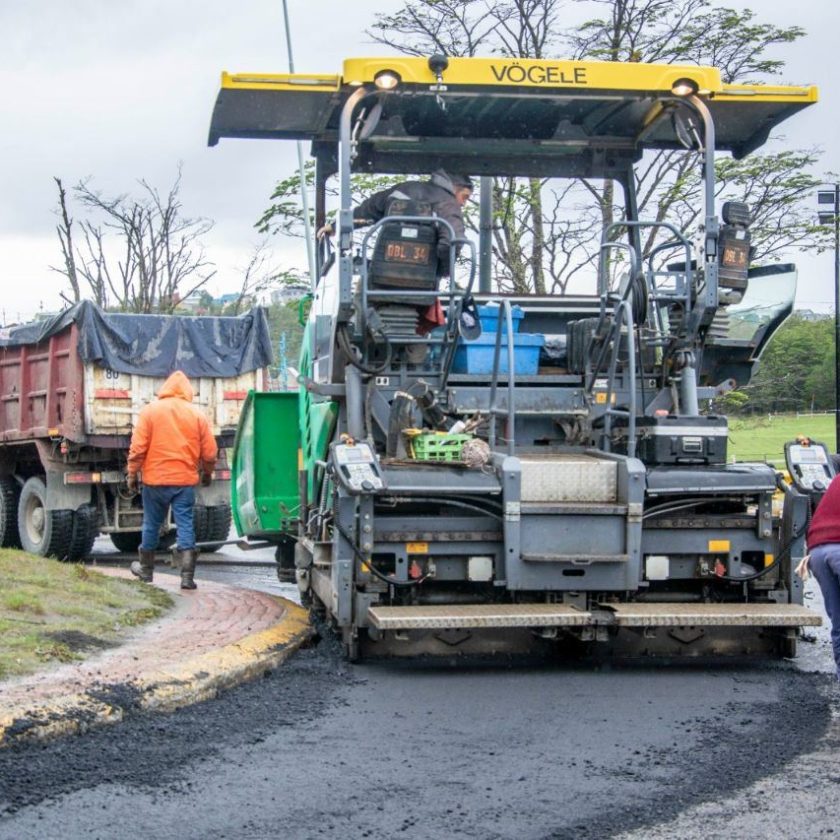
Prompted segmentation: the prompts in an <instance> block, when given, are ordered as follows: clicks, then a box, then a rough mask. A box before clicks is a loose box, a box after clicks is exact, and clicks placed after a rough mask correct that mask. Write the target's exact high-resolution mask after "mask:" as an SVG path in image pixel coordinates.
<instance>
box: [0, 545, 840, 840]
mask: <svg viewBox="0 0 840 840" xmlns="http://www.w3.org/2000/svg"><path fill="white" fill-rule="evenodd" d="M230 551H231V550H230V549H225V553H226V554H227V553H228V552H230ZM232 551H236V549H232ZM254 554H256V552H253V553H249V555H248V558H247V560H243V561H239V562H237V560H233V559H232V560H231V562H230V564H228V565H221V564H219V563H215V564H214V563H213V562H212V561H211V562H210V563H208V564H205V565H203V566H202V567H201V569H200V573H199V579H200V578H201V576H205V578H206V579H211V576H212V579H218V578H216V577H215V576H216V575H222V576H225V582H235V583H239V584H242V585H249V586H253V587H255V588H261V589H266V591H275V592H277V593H278V594H279V593H281V592H282V594H285V595H288V593H289V590H291V591H293V588H292V587H288V585H281V584H279V583H278V582H277V580H276V577H274V578H273V580H272V576H273V575H274V570H273V569H272V568H270V567H267V566H261V565H256V566H255V565H247V562H248V560H250V561H251V562H252V563H253V562H254V561H256V562H260V561H262V560H263V558H260V557H257V558H254V557H253V555H254ZM216 556H217V557H218V558H219V560H222V559H223V558H224V555H222V556H221V557H219V556H218V555H216ZM269 559H273V553H272V552H270V550H269ZM811 598H812V603H813V604H814V605H816V604H817V600H816V596H815V595H813V594H812V595H811ZM800 649H801V651H802V655H801V657H800V658H799V660H798V661H797V662H796V663H795V664H793V663H789V662H783V663H763V664H760V665H755V666H752V667H744V666H743V665H732V664H727V663H720V664H716V665H715V666H713V667H704V666H699V665H697V666H692V667H686V666H681V667H674V666H667V665H656V666H652V665H649V664H648V665H644V666H634V667H631V666H613V667H611V668H596V667H594V666H587V665H581V664H578V665H570V664H563V663H545V662H544V663H537V664H535V663H527V664H526V663H519V664H514V665H510V664H509V663H508V664H506V665H503V664H499V663H496V664H492V665H487V664H482V665H478V664H476V665H474V666H473V667H465V666H463V665H461V666H459V667H455V668H450V667H443V666H441V665H440V664H430V663H426V662H403V663H394V662H390V663H376V664H361V665H355V666H349V665H346V664H345V663H344V662H343V661H342V659H341V656H340V651H339V649H338V646H337V645H336V644H335V642H334V641H333V640H332V638H331V637H329V636H325V637H324V639H323V640H322V641H321V643H320V644H319V645H317V646H316V647H314V648H311V649H308V650H304V651H300V652H299V653H298V654H297V655H296V656H295V657H294V658H293V659H292V660H290V661H289V662H288V663H286V665H285V666H284V667H282V668H280V669H278V670H277V671H276V672H274V673H272V674H270V675H268V676H266V678H265V679H262V680H260V681H258V682H256V683H253V684H251V685H247V686H242V687H240V688H238V689H234V690H232V691H230V692H228V693H226V694H225V695H223V696H222V697H220V698H218V699H216V700H213V701H209V702H207V703H203V704H199V705H197V706H194V707H192V708H190V709H183V710H180V711H178V712H175V713H173V714H170V715H151V714H149V715H138V716H137V717H135V718H132V719H130V720H128V721H126V722H125V723H123V724H121V725H119V726H117V727H112V728H110V729H109V730H107V731H105V730H103V731H100V732H93V733H90V734H88V735H85V736H81V737H76V738H69V739H65V740H62V741H58V742H55V743H51V744H36V745H31V746H26V747H20V748H17V747H15V748H12V749H10V750H6V751H0V838H2V840H27V838H33V840H34V838H39V840H40V838H50V837H62V838H77V837H80V838H82V837H84V838H88V837H90V838H110V837H118V836H120V837H121V836H132V837H143V838H162V840H163V839H164V838H178V840H188V839H189V838H206V837H214V838H246V839H247V838H254V840H256V838H268V837H289V838H356V837H372V838H392V837H406V838H418V840H426V838H429V840H436V839H437V838H441V840H442V838H447V840H448V838H452V837H470V838H491V840H492V838H517V840H519V838H522V839H523V840H530V839H531V838H533V840H542V838H596V837H598V838H600V837H619V836H620V837H624V838H634V840H640V839H641V838H648V837H652V838H666V837H680V838H683V837H685V838H695V837H696V838H700V837H703V838H713V837H720V838H742V837H743V838H752V837H755V838H759V837H762V838H763V837H768V836H783V837H823V836H824V837H828V836H832V835H833V833H834V832H835V831H836V830H840V829H838V828H837V824H836V823H837V821H836V817H835V815H834V810H835V808H834V805H833V803H835V802H836V801H837V798H838V794H840V752H838V749H837V748H838V746H840V723H838V719H837V709H838V700H840V690H838V687H837V685H836V682H835V681H834V679H833V676H832V675H831V674H830V671H831V658H830V648H829V647H828V646H827V629H821V630H820V631H819V633H818V634H817V636H816V638H815V641H814V642H813V643H811V644H807V643H805V644H801V645H800Z"/></svg>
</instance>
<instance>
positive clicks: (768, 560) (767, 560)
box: [764, 554, 776, 569]
mask: <svg viewBox="0 0 840 840" xmlns="http://www.w3.org/2000/svg"><path fill="white" fill-rule="evenodd" d="M775 559H776V558H775V556H774V555H772V554H765V555H764V568H765V569H766V568H767V567H768V566H772V565H773V561H774V560H775Z"/></svg>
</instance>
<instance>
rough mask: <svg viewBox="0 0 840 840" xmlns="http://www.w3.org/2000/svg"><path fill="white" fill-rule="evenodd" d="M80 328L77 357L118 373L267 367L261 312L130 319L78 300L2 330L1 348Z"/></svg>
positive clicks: (228, 373)
mask: <svg viewBox="0 0 840 840" xmlns="http://www.w3.org/2000/svg"><path fill="white" fill-rule="evenodd" d="M74 322H75V324H76V325H77V326H78V328H79V355H80V356H81V358H82V359H83V360H84V361H85V362H94V363H96V364H98V365H101V366H102V367H106V368H110V369H111V370H115V371H119V372H120V373H135V374H140V375H142V376H168V375H169V374H170V373H172V372H173V371H175V370H182V371H183V372H184V373H185V374H186V375H187V376H191V377H200V376H207V377H225V378H227V377H235V376H238V375H239V374H241V373H247V372H248V371H250V370H256V369H258V368H262V367H266V366H267V365H269V364H271V361H272V355H271V338H270V335H269V331H268V320H267V318H266V315H265V310H264V309H261V308H259V307H257V308H255V309H252V310H250V311H249V312H246V313H245V314H244V315H240V316H238V317H229V316H225V317H221V316H202V317H192V316H183V315H134V314H127V313H113V312H103V311H102V310H101V309H99V308H98V307H97V306H95V305H94V304H93V303H91V302H90V301H82V302H81V303H77V304H76V305H75V306H72V307H71V308H70V309H66V310H64V312H60V313H58V314H57V315H54V316H53V317H51V318H48V319H46V320H44V321H37V322H35V323H32V324H23V325H21V326H19V327H10V328H8V329H3V330H0V348H2V347H20V346H22V345H27V344H38V343H40V342H42V341H44V340H46V339H48V338H49V337H50V336H51V335H55V334H56V333H58V332H61V330H64V329H66V328H68V327H69V326H70V325H71V324H73V323H74Z"/></svg>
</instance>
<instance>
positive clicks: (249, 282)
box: [227, 240, 298, 315]
mask: <svg viewBox="0 0 840 840" xmlns="http://www.w3.org/2000/svg"><path fill="white" fill-rule="evenodd" d="M270 259H271V254H270V252H269V251H268V243H267V242H266V241H265V240H262V241H261V242H259V243H257V244H256V245H255V246H254V249H253V251H252V252H251V256H250V257H249V258H248V262H247V263H246V264H245V266H244V267H243V268H242V269H241V275H242V283H241V285H240V287H239V294H238V295H237V297H236V300H235V301H234V302H233V303H232V304H231V305H230V307H229V308H228V312H227V314H230V315H239V313H240V312H241V311H242V309H243V308H244V307H245V306H246V304H248V303H249V301H253V300H254V298H255V297H256V296H257V295H259V294H261V293H262V292H265V291H266V290H267V289H269V288H271V287H272V286H275V285H277V284H278V283H280V282H291V280H297V279H298V278H297V276H294V275H290V274H289V273H288V272H284V271H282V270H281V269H279V268H277V267H272V266H271V262H270Z"/></svg>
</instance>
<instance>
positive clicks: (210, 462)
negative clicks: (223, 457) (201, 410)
mask: <svg viewBox="0 0 840 840" xmlns="http://www.w3.org/2000/svg"><path fill="white" fill-rule="evenodd" d="M198 431H199V435H200V438H201V440H200V443H201V470H202V472H203V473H204V475H207V476H209V475H210V474H211V473H212V472H213V470H214V469H216V458H217V457H218V454H219V448H218V446H216V438H214V437H213V432H212V431H211V430H210V424H209V423H208V422H207V418H206V417H205V416H204V415H203V414H202V415H201V417H200V419H199V422H198Z"/></svg>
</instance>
